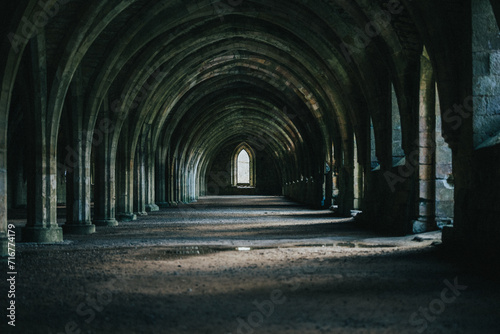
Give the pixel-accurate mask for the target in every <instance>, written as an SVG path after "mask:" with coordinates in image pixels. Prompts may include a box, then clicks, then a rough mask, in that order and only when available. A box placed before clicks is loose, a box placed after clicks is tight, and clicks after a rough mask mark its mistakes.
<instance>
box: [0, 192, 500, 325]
mask: <svg viewBox="0 0 500 334" xmlns="http://www.w3.org/2000/svg"><path fill="white" fill-rule="evenodd" d="M11 222H12V223H15V224H16V225H17V226H18V227H20V226H22V225H23V223H24V222H23V221H22V219H20V220H12V221H11ZM414 237H415V236H408V237H400V238H390V237H384V236H380V235H377V234H374V233H371V232H366V231H363V230H360V229H358V228H357V227H356V226H355V225H354V224H353V223H352V220H351V219H345V218H335V217H334V216H333V215H332V213H331V212H329V211H313V210H309V209H307V208H305V207H302V206H299V205H297V204H295V203H292V202H288V201H286V200H285V199H283V198H281V197H213V198H204V199H202V200H201V201H200V202H199V203H196V204H193V205H189V206H182V207H180V208H170V209H162V210H161V211H160V212H155V213H151V214H150V215H148V216H144V217H140V218H139V220H138V221H136V222H129V223H121V224H120V226H118V227H115V228H98V231H97V233H96V234H94V235H92V236H85V237H83V236H65V242H64V243H63V244H57V245H56V244H54V245H43V246H42V245H35V244H25V243H18V245H17V256H16V262H17V272H18V276H17V280H16V327H15V328H13V327H10V326H6V323H7V321H6V320H5V319H6V317H5V316H2V318H3V319H4V320H3V321H2V323H1V324H0V333H57V334H59V333H221V334H228V333H232V334H236V333H238V334H239V333H245V334H248V333H424V332H425V333H500V329H499V328H500V327H499V325H500V289H499V288H498V281H496V280H494V279H492V278H489V276H484V275H480V274H477V273H475V271H474V270H473V269H472V268H468V267H467V266H465V265H461V264H460V262H457V261H455V262H453V261H450V260H448V258H446V257H444V256H443V254H442V251H441V250H440V247H439V239H440V235H439V233H437V232H435V233H427V234H423V235H419V236H418V237H419V238H418V241H415V240H414ZM4 267H6V266H4ZM4 272H6V270H4ZM5 282H6V280H5V279H4V280H2V285H1V288H2V291H5V293H2V294H1V296H2V305H1V308H2V309H4V310H5V309H6V307H7V306H6V305H7V303H6V302H5V303H4V301H5V298H4V296H6V295H7V292H8V287H7V286H6V285H5ZM4 313H6V311H4Z"/></svg>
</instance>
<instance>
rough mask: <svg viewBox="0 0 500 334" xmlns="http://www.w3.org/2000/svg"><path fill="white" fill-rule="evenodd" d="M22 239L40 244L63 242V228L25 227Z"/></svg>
mask: <svg viewBox="0 0 500 334" xmlns="http://www.w3.org/2000/svg"><path fill="white" fill-rule="evenodd" d="M22 240H23V241H24V242H37V243H40V244H47V243H56V242H63V229H62V228H60V227H24V228H23V229H22Z"/></svg>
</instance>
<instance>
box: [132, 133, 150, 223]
mask: <svg viewBox="0 0 500 334" xmlns="http://www.w3.org/2000/svg"><path fill="white" fill-rule="evenodd" d="M143 143H144V142H143V140H140V141H139V145H138V146H137V149H136V151H135V159H134V161H135V166H134V213H135V214H136V215H138V216H146V215H147V213H146V166H145V159H146V157H145V152H144V146H143Z"/></svg>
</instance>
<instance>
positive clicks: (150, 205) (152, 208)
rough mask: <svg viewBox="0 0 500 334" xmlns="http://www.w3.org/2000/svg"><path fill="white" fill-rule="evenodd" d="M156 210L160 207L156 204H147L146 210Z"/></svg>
mask: <svg viewBox="0 0 500 334" xmlns="http://www.w3.org/2000/svg"><path fill="white" fill-rule="evenodd" d="M155 211H160V207H159V206H158V205H156V204H154V203H153V204H147V205H146V212H155Z"/></svg>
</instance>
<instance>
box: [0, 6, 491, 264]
mask: <svg viewBox="0 0 500 334" xmlns="http://www.w3.org/2000/svg"><path fill="white" fill-rule="evenodd" d="M1 7H2V8H1V10H0V15H2V20H1V22H2V23H1V29H2V36H3V38H2V44H1V50H0V66H1V68H2V69H1V71H0V73H1V76H0V78H1V86H2V88H1V95H0V238H1V245H2V248H1V253H2V254H3V255H6V254H7V238H6V236H7V226H8V225H7V222H8V219H9V217H8V213H9V212H10V210H13V209H16V210H18V209H19V208H24V209H25V210H26V211H27V214H26V217H27V220H26V221H27V223H26V226H25V227H24V229H23V231H22V237H23V239H24V241H30V242H38V243H46V242H60V241H63V240H64V237H65V235H71V234H77V235H90V234H93V233H95V231H96V226H117V225H118V224H119V222H120V221H133V220H136V219H141V218H140V217H139V218H138V216H141V215H147V214H148V212H152V211H155V210H158V209H159V208H160V207H172V206H174V207H175V206H177V205H179V203H191V202H194V201H196V200H197V199H198V198H200V197H201V196H209V195H231V194H232V195H235V194H239V195H250V194H252V195H284V196H287V197H289V198H290V199H292V200H295V201H297V202H300V203H303V204H307V205H310V206H311V207H313V208H318V209H320V208H329V207H334V208H336V211H337V213H338V214H339V215H344V216H349V215H350V214H351V212H352V210H356V211H361V212H362V213H361V214H359V215H358V216H357V220H358V221H359V222H360V223H362V224H363V225H365V226H366V227H367V228H373V229H377V230H380V231H383V232H384V233H390V234H398V235H405V234H411V233H417V232H424V231H433V230H437V229H440V228H442V229H443V241H444V243H445V245H446V244H448V245H450V246H452V245H457V246H465V245H467V246H470V247H471V248H473V249H476V250H492V249H494V248H493V247H494V245H495V244H500V224H499V223H498V217H499V214H500V212H499V210H500V208H499V206H498V203H499V201H500V191H498V186H499V185H500V169H499V157H500V139H499V138H500V84H499V83H500V81H499V79H500V34H499V22H500V3H499V2H498V1H495V0H472V1H471V0H449V1H435V0H418V1H416V0H414V1H412V0H400V1H399V0H377V1H367V0H355V1H351V0H349V1H348V0H332V1H307V0H287V1H281V0H273V1H262V0H241V1H210V0H190V1H176V0H175V1H174V0H172V1H157V0H121V1H118V0H116V1H114V0H99V1H88V0H86V1H84V0H46V1H40V0H22V1H3V2H2V4H1ZM242 150H244V152H246V154H247V155H248V156H247V159H246V162H245V163H246V165H247V168H248V170H247V172H248V173H246V175H245V176H244V177H243V178H244V179H245V180H244V181H242V182H240V181H239V180H240V177H242V175H239V174H238V169H237V168H236V169H235V164H238V165H240V164H241V163H242V161H241V159H240V158H239V155H236V153H238V152H242ZM235 177H236V178H237V179H235ZM242 184H243V185H242ZM62 204H64V205H66V212H67V217H66V219H65V220H66V222H65V224H64V225H63V226H62V227H60V226H59V225H58V223H57V209H58V205H62ZM466 240H467V241H466Z"/></svg>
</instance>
